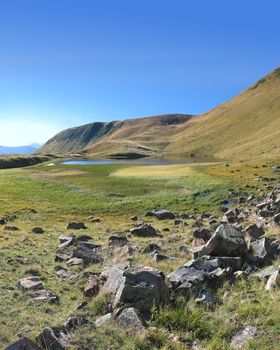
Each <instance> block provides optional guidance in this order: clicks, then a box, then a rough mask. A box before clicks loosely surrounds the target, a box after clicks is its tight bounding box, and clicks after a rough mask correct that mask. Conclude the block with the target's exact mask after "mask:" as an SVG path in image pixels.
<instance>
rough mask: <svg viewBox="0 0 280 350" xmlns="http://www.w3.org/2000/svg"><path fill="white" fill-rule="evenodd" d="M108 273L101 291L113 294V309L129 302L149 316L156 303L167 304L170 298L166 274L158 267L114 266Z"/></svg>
mask: <svg viewBox="0 0 280 350" xmlns="http://www.w3.org/2000/svg"><path fill="white" fill-rule="evenodd" d="M107 275H108V278H107V281H106V282H105V284H104V286H103V287H102V289H101V292H103V293H106V294H109V295H110V296H111V302H112V307H113V309H115V308H117V307H118V306H120V305H123V304H128V305H130V306H133V307H134V308H136V309H137V310H138V311H139V312H140V313H141V314H142V315H144V316H145V317H148V316H149V315H150V311H151V308H152V307H153V306H154V305H155V306H159V305H161V304H165V303H166V302H167V300H168V288H167V286H166V284H165V277H164V274H163V273H162V272H161V271H159V270H157V269H154V268H151V267H147V266H131V267H126V268H121V267H113V268H112V269H111V270H110V271H107Z"/></svg>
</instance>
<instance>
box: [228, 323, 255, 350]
mask: <svg viewBox="0 0 280 350" xmlns="http://www.w3.org/2000/svg"><path fill="white" fill-rule="evenodd" d="M256 333H257V328H256V327H254V326H246V327H245V328H244V329H242V330H241V331H239V332H238V333H237V334H236V335H235V336H234V337H233V338H232V340H231V343H230V346H231V347H232V349H234V350H239V349H244V347H245V346H246V344H247V343H248V341H249V340H250V339H253V338H254V337H255V335H256Z"/></svg>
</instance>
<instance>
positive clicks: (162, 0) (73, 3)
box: [0, 0, 280, 145]
mask: <svg viewBox="0 0 280 350" xmlns="http://www.w3.org/2000/svg"><path fill="white" fill-rule="evenodd" d="M279 18H280V2H279V0H266V1H258V0H255V1H252V0H242V1H241V0H235V1H231V0H228V1H225V0H211V1H210V0H196V1H189V0H172V1H171V0H170V1H166V0H149V1H148V0H135V1H132V0H102V1H101V0H98V1H96V0H0V144H2V145H21V144H29V143H32V142H44V141H46V140H47V139H48V138H49V137H51V136H53V134H54V133H56V132H57V131H60V130H61V129H64V128H67V127H71V126H74V125H80V124H84V123H88V122H93V121H109V120H114V119H122V118H133V117H141V116H148V115H154V114H162V113H191V114H198V113H202V112H204V111H207V110H208V109H210V108H212V107H214V106H216V105H217V104H219V103H221V102H224V101H226V100H227V99H229V98H231V97H233V96H234V95H236V94H237V93H239V92H241V91H242V90H244V89H245V88H247V87H248V86H249V85H250V84H252V83H254V82H255V81H256V80H257V79H259V78H260V77H262V76H263V75H265V74H267V73H268V72H270V71H271V70H272V69H274V68H276V67H277V66H279V61H280V60H279V57H280V45H279V37H280V26H279Z"/></svg>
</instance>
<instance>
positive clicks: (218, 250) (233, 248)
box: [192, 224, 247, 257]
mask: <svg viewBox="0 0 280 350" xmlns="http://www.w3.org/2000/svg"><path fill="white" fill-rule="evenodd" d="M195 248H196V249H195V250H194V251H193V249H192V251H193V253H194V256H195V257H201V256H203V255H211V256H232V257H234V256H244V255H245V253H246V251H247V248H246V243H245V240H244V237H243V234H242V232H240V231H238V230H237V229H235V228H234V227H233V226H230V225H228V224H221V225H220V226H219V227H218V228H217V230H216V231H215V233H214V234H213V236H212V237H211V238H210V240H209V241H208V242H207V243H206V244H205V245H204V246H201V247H195Z"/></svg>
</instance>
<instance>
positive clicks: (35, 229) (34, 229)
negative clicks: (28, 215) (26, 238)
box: [31, 227, 45, 234]
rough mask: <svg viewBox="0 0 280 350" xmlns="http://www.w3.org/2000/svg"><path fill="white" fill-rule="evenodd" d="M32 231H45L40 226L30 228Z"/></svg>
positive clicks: (39, 232)
mask: <svg viewBox="0 0 280 350" xmlns="http://www.w3.org/2000/svg"><path fill="white" fill-rule="evenodd" d="M31 231H32V232H33V233H38V234H41V233H44V232H45V231H44V230H43V229H42V227H34V228H33V229H32V230H31Z"/></svg>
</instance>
